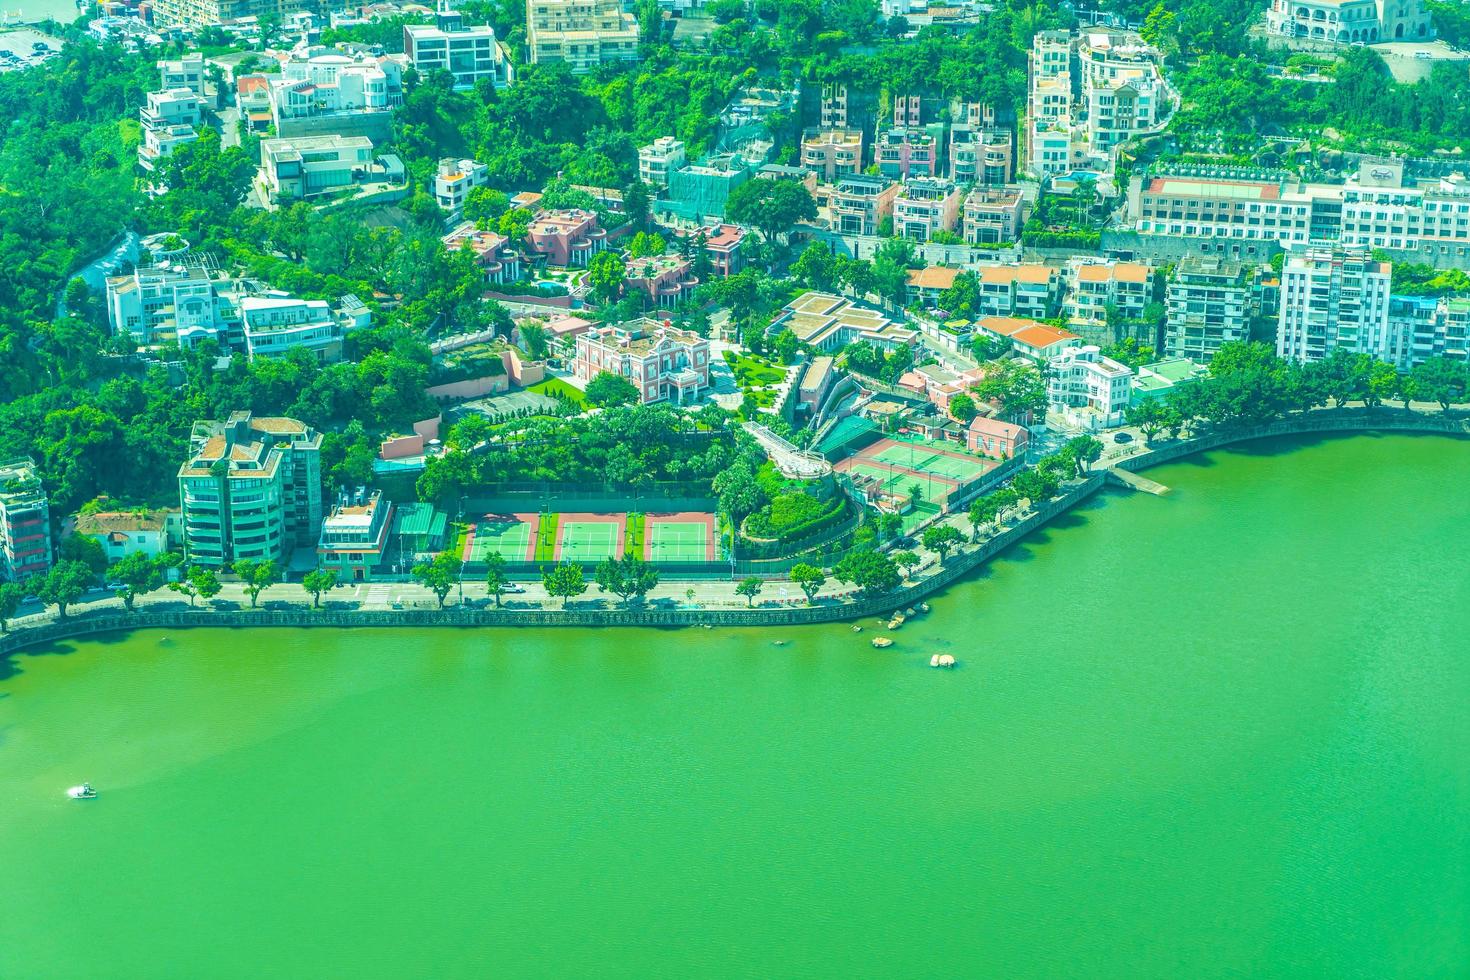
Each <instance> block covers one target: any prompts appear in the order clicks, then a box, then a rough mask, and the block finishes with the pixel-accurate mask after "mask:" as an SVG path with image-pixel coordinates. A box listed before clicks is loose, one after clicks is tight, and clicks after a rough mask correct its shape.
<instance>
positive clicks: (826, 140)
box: [801, 129, 863, 184]
mask: <svg viewBox="0 0 1470 980" xmlns="http://www.w3.org/2000/svg"><path fill="white" fill-rule="evenodd" d="M801 165H802V166H803V167H806V168H807V169H808V170H811V171H812V172H814V173H815V174H816V175H817V176H818V178H819V179H821V180H823V181H825V182H827V183H829V184H830V183H832V182H834V181H836V180H837V178H839V177H843V176H846V175H848V174H856V173H859V172H861V171H862V169H863V134H862V131H861V130H857V129H820V130H816V131H809V132H807V133H806V135H804V136H803V137H802V140H801Z"/></svg>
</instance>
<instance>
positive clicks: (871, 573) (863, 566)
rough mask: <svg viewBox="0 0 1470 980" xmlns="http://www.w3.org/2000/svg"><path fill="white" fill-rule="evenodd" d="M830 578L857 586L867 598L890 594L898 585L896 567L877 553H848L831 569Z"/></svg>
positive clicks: (886, 557)
mask: <svg viewBox="0 0 1470 980" xmlns="http://www.w3.org/2000/svg"><path fill="white" fill-rule="evenodd" d="M832 577H833V578H835V579H837V581H839V582H844V583H849V584H852V585H855V586H857V587H858V590H859V591H860V592H861V593H862V594H863V595H864V596H865V597H868V598H871V597H873V596H879V595H883V594H884V593H886V592H892V591H893V590H894V589H896V588H898V584H899V575H898V566H897V565H895V564H894V563H893V559H892V558H889V557H888V556H887V555H885V554H883V553H882V552H879V551H853V552H849V553H848V555H847V556H846V557H845V558H843V559H842V561H840V562H838V563H837V567H836V568H834V569H832Z"/></svg>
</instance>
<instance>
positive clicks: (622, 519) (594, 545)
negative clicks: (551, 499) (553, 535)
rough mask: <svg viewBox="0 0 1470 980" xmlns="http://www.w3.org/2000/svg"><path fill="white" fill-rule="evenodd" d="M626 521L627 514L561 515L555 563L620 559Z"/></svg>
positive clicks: (590, 562) (585, 562)
mask: <svg viewBox="0 0 1470 980" xmlns="http://www.w3.org/2000/svg"><path fill="white" fill-rule="evenodd" d="M627 519H628V516H627V515H626V514H562V515H561V520H560V521H559V532H558V535H557V542H556V560H557V561H575V562H582V563H584V564H594V563H596V562H600V561H602V560H603V559H605V558H621V557H622V556H623V535H624V534H625V533H626V531H627Z"/></svg>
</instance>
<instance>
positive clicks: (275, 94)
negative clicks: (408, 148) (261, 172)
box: [268, 45, 403, 142]
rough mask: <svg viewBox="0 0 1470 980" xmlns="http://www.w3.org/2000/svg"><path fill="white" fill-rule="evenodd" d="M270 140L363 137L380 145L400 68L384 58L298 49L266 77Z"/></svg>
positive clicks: (389, 130) (396, 97)
mask: <svg viewBox="0 0 1470 980" xmlns="http://www.w3.org/2000/svg"><path fill="white" fill-rule="evenodd" d="M268 87H269V95H270V109H271V124H272V125H274V126H275V128H276V135H277V136H282V137H288V136H323V135H329V134H336V135H339V136H366V137H368V138H369V139H373V140H377V141H378V142H386V141H388V140H389V139H391V137H392V135H393V125H392V117H391V113H392V110H393V107H394V106H397V105H400V104H401V103H402V102H403V68H402V66H401V65H400V64H399V62H398V61H396V60H394V59H393V58H389V57H377V56H375V55H371V54H367V53H365V52H361V51H355V52H351V53H344V52H343V51H342V50H339V49H335V48H326V47H320V46H318V47H310V46H306V45H303V46H301V47H299V48H297V49H296V50H295V51H292V52H291V54H290V56H288V57H287V58H286V59H285V60H284V61H282V62H281V71H280V73H279V74H277V75H272V76H269V82H268Z"/></svg>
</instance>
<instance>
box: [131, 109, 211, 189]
mask: <svg viewBox="0 0 1470 980" xmlns="http://www.w3.org/2000/svg"><path fill="white" fill-rule="evenodd" d="M138 120H139V122H141V123H142V125H143V142H142V143H141V144H140V145H139V147H138V166H140V167H142V168H143V169H144V170H146V171H148V172H150V173H152V172H153V171H154V170H156V169H158V167H159V165H160V163H161V162H162V161H163V160H166V159H168V158H169V157H170V156H172V155H173V152H174V151H175V150H176V149H178V148H179V147H180V146H183V145H184V144H185V143H192V142H194V141H195V140H197V139H198V138H199V132H198V130H197V128H196V127H198V126H199V124H200V123H202V122H203V121H204V113H203V111H202V110H201V109H200V108H199V96H198V95H196V94H195V93H194V92H193V90H191V89H187V88H173V89H166V90H164V91H161V92H149V93H148V101H147V102H146V103H145V104H144V105H143V106H142V108H140V109H139V110H138Z"/></svg>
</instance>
